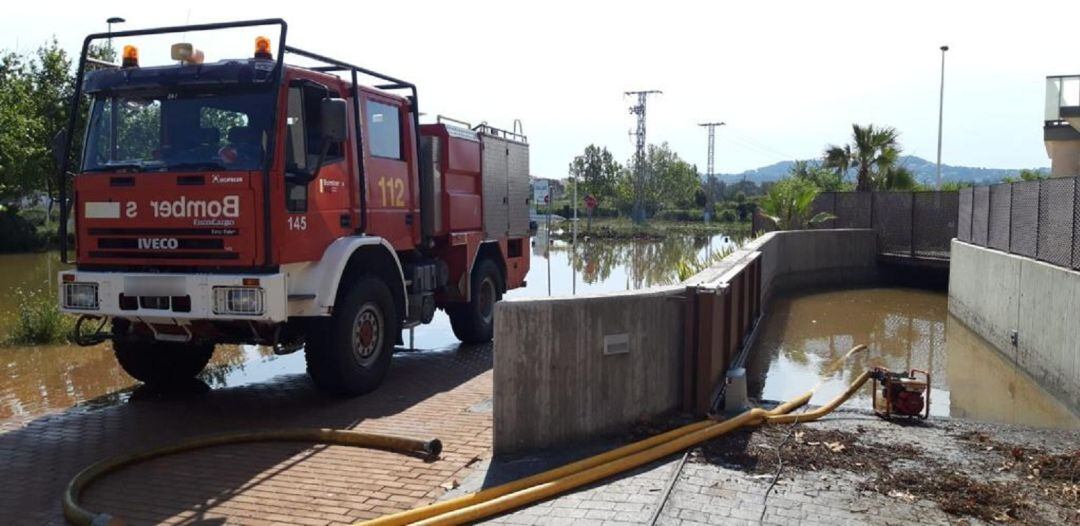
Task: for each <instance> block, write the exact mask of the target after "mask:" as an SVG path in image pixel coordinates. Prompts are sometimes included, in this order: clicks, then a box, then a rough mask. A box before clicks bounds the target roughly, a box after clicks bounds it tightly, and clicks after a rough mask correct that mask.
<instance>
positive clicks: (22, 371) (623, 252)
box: [0, 231, 730, 419]
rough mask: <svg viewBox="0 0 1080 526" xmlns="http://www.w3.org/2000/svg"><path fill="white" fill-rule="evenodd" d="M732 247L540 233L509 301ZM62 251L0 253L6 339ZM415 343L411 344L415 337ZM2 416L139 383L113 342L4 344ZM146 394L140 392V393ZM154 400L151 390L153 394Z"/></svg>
mask: <svg viewBox="0 0 1080 526" xmlns="http://www.w3.org/2000/svg"><path fill="white" fill-rule="evenodd" d="M728 244H730V241H728V240H727V239H726V238H725V237H724V236H712V237H708V236H699V237H692V236H673V237H670V238H668V239H666V240H664V241H662V242H656V241H621V242H613V241H599V240H595V241H580V242H578V243H576V244H574V243H566V242H562V241H556V242H554V243H549V242H548V237H547V236H546V235H545V234H544V232H543V231H541V233H540V235H538V236H537V237H536V238H535V239H534V242H533V258H532V270H531V271H530V272H529V275H528V276H527V278H528V285H527V286H526V287H523V288H521V289H517V290H514V291H511V292H510V293H509V294H508V296H509V297H529V296H551V295H559V296H561V295H570V294H581V293H595V292H609V291H619V290H627V289H637V288H642V287H647V286H652V285H661V284H669V283H674V282H676V281H678V273H677V271H676V270H675V269H676V264H677V263H678V262H680V261H684V260H692V259H698V260H702V259H704V258H705V257H706V256H707V255H708V254H709V253H712V252H716V251H719V250H721V249H723V248H724V247H726V246H727V245H728ZM61 268H62V267H61V265H60V264H59V263H58V256H57V254H56V253H40V254H16V255H0V340H2V339H3V338H4V337H6V334H7V332H8V329H9V327H10V323H11V321H12V319H13V318H14V315H15V313H16V312H17V309H18V308H19V306H18V305H17V303H16V301H17V300H16V299H15V296H14V295H13V294H11V291H12V289H14V288H16V287H19V288H23V289H27V290H42V291H43V292H44V293H46V294H50V295H53V296H55V294H56V275H57V272H58V271H59V270H61ZM411 336H412V337H411V338H410V334H408V333H407V334H405V335H404V343H405V346H406V347H409V346H410V343H411V345H412V346H414V347H415V348H417V349H445V348H448V347H449V348H456V346H457V345H458V341H457V338H455V337H454V334H453V332H452V330H451V328H450V321H449V319H448V318H447V317H446V314H445V313H443V312H441V311H440V312H438V313H437V314H436V316H435V320H434V321H433V322H432V323H431V324H429V325H424V326H421V327H418V328H416V329H415V331H414V332H413V333H412V334H411ZM410 339H411V340H412V341H411V342H410ZM0 364H2V365H3V366H4V367H5V368H6V369H7V374H6V375H4V378H3V380H0V419H5V418H11V417H13V416H28V415H34V414H39V413H43V412H48V411H53V410H58V409H64V408H67V407H71V406H74V405H82V406H83V407H90V408H92V407H98V406H103V405H112V404H116V403H122V402H124V401H126V400H128V399H129V398H131V397H132V394H133V393H134V392H135V386H136V384H137V382H136V381H135V380H134V379H132V378H131V377H129V376H128V375H127V374H125V373H124V372H123V371H122V370H121V369H120V367H119V366H118V365H117V364H116V360H115V358H113V354H112V350H111V347H110V345H109V344H103V345H98V346H95V347H89V348H83V347H75V346H71V345H56V346H39V347H3V346H0ZM304 368H305V365H304V357H303V354H302V353H294V354H290V355H287V356H276V355H274V354H273V353H272V352H270V350H269V349H268V348H265V347H256V346H247V345H245V346H219V347H218V348H217V350H216V352H215V353H214V358H213V360H212V361H211V365H210V366H209V367H208V368H207V370H206V371H205V372H204V373H203V376H202V379H203V380H204V381H205V382H206V383H207V384H208V385H209V386H210V387H211V388H218V387H222V386H234V385H242V384H249V383H257V382H265V381H267V380H269V379H271V378H273V377H276V376H280V375H286V374H303V373H304ZM139 394H142V393H139ZM148 396H149V395H148Z"/></svg>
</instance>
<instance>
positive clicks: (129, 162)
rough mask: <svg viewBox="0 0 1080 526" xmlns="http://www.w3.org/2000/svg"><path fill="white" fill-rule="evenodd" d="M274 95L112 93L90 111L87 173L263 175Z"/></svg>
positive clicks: (99, 97) (85, 154)
mask: <svg viewBox="0 0 1080 526" xmlns="http://www.w3.org/2000/svg"><path fill="white" fill-rule="evenodd" d="M272 111H273V101H272V91H270V90H266V89H260V90H245V91H244V92H241V93H234V92H229V93H223V92H207V91H205V90H200V91H192V90H182V91H163V92H157V93H155V92H147V91H145V90H139V91H127V92H125V91H111V92H101V93H98V94H97V95H96V96H95V97H94V100H93V105H92V106H91V110H90V120H89V124H88V129H87V134H86V146H85V149H84V151H83V163H82V171H84V172H104V171H116V172H120V171H123V172H149V171H154V172H160V171H194V170H257V169H259V168H261V167H262V163H263V152H264V151H265V145H266V141H267V132H268V130H269V123H270V114H271V112H272Z"/></svg>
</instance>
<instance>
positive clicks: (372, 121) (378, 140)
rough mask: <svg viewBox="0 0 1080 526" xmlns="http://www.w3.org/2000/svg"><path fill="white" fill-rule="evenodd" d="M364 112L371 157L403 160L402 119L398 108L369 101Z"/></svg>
mask: <svg viewBox="0 0 1080 526" xmlns="http://www.w3.org/2000/svg"><path fill="white" fill-rule="evenodd" d="M364 110H365V111H364V112H365V113H366V114H367V131H368V141H369V142H370V146H369V147H370V148H371V155H374V156H375V157H386V158H389V159H401V119H400V116H399V113H398V108H397V106H391V105H389V104H383V103H381V102H375V101H371V100H369V101H367V102H366V103H365V104H364Z"/></svg>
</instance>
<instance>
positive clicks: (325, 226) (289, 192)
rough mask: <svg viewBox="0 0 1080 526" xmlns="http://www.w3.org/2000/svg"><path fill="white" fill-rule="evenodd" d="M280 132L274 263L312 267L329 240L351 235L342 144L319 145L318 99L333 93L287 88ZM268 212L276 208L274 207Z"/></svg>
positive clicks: (308, 86) (299, 84) (303, 85)
mask: <svg viewBox="0 0 1080 526" xmlns="http://www.w3.org/2000/svg"><path fill="white" fill-rule="evenodd" d="M287 97H288V100H287V103H286V118H285V119H284V132H283V133H282V135H281V137H282V140H283V141H284V143H285V174H284V178H285V184H284V186H285V192H284V207H285V214H284V215H283V216H279V217H281V219H280V220H279V222H278V224H276V225H275V228H274V231H275V233H276V232H282V234H280V238H279V239H282V242H281V243H278V244H277V247H278V248H277V250H278V258H277V259H278V261H281V262H282V263H291V262H299V261H315V260H318V259H319V258H321V257H322V255H323V251H325V250H326V247H327V246H328V245H329V244H330V243H331V242H332V241H333V240H334V239H337V238H339V237H341V236H344V235H347V234H348V233H349V232H351V231H352V228H353V227H354V225H352V224H351V216H350V203H349V192H348V190H347V189H348V178H349V174H351V173H352V170H351V168H350V161H352V159H351V158H350V156H347V155H346V148H345V144H343V143H329V144H324V143H325V141H324V140H323V137H322V134H321V120H320V118H321V113H320V105H321V103H322V100H323V99H324V98H327V97H330V98H337V97H340V94H339V93H338V92H337V90H336V88H330V87H327V86H324V85H322V84H318V83H315V82H312V81H310V80H299V79H298V80H294V81H292V82H290V83H289V89H288V95H287ZM324 147H325V148H326V154H325V156H323V161H322V165H321V167H319V170H318V177H315V178H314V179H311V178H310V175H311V174H313V173H315V168H316V165H317V164H318V162H319V157H320V154H321V153H322V149H323V148H324ZM274 206H280V205H278V204H275V205H274Z"/></svg>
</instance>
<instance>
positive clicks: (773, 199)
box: [761, 177, 836, 230]
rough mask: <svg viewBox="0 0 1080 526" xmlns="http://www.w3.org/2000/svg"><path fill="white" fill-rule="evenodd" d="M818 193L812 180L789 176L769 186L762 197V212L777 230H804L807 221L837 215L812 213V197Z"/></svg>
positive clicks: (815, 222) (818, 221) (807, 223)
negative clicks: (812, 214) (766, 192)
mask: <svg viewBox="0 0 1080 526" xmlns="http://www.w3.org/2000/svg"><path fill="white" fill-rule="evenodd" d="M819 193H821V190H819V189H818V187H817V186H816V185H814V183H812V182H810V181H807V180H805V179H799V178H797V177H789V178H787V179H784V180H782V181H779V182H777V183H776V184H774V185H773V186H772V188H769V193H768V194H766V195H765V197H763V198H762V199H761V212H762V215H763V216H764V217H765V219H768V220H769V221H770V222H772V224H773V225H775V226H776V228H777V229H779V230H805V229H806V228H808V227H809V226H810V225H814V224H817V223H821V222H822V221H828V220H830V219H833V218H835V217H836V216H834V215H832V214H830V213H828V212H818V213H817V214H814V216H813V217H811V216H810V214H811V213H812V212H813V207H814V198H816V197H817V196H818V194H819Z"/></svg>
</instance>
